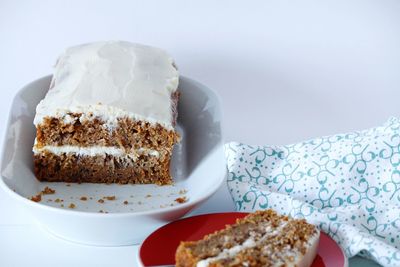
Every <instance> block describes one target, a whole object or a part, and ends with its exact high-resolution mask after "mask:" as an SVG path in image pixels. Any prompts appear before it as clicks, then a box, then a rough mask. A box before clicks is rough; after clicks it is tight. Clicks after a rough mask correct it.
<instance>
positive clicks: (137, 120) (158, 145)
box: [33, 41, 179, 185]
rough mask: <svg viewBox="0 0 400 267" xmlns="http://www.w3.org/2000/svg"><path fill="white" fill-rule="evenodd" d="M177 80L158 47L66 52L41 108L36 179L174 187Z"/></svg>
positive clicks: (95, 46) (121, 45)
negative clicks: (173, 157)
mask: <svg viewBox="0 0 400 267" xmlns="http://www.w3.org/2000/svg"><path fill="white" fill-rule="evenodd" d="M178 83H179V73H178V71H177V69H176V67H175V65H174V61H173V59H172V58H171V57H170V56H169V55H168V54H167V53H166V52H165V51H163V50H161V49H158V48H154V47H150V46H145V45H140V44H133V43H129V42H121V41H110V42H97V43H90V44H84V45H80V46H75V47H71V48H69V49H67V50H66V51H65V52H64V53H63V54H62V55H61V56H60V57H59V59H58V61H57V63H56V65H55V70H54V74H53V78H52V81H51V84H50V89H49V90H48V92H47V94H46V96H45V98H44V99H43V100H42V101H40V103H39V104H38V106H37V108H36V115H35V118H34V125H35V126H36V139H35V143H34V146H33V152H34V172H35V175H36V177H37V179H38V180H40V181H49V182H55V181H57V182H90V183H122V184H125V183H156V184H161V185H163V184H170V183H172V177H171V175H170V161H171V155H172V149H173V146H174V144H175V143H176V142H177V141H178V139H179V136H178V134H177V132H176V130H175V123H176V117H177V104H178V96H179V93H178Z"/></svg>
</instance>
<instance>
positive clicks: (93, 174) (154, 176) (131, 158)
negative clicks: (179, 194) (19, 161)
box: [34, 150, 172, 185]
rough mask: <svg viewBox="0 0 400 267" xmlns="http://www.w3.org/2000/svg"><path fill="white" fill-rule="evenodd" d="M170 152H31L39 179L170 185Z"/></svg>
mask: <svg viewBox="0 0 400 267" xmlns="http://www.w3.org/2000/svg"><path fill="white" fill-rule="evenodd" d="M170 158H171V155H170V154H165V155H163V156H155V155H152V154H150V153H149V154H141V155H138V154H133V155H129V154H125V155H110V154H107V153H103V154H97V155H91V156H86V155H79V154H77V153H73V152H70V153H58V154H55V153H52V152H50V151H49V150H43V151H41V152H40V153H35V154H34V172H35V175H36V177H37V178H38V179H39V180H40V181H47V182H70V183H74V182H78V183H85V182H87V183H120V184H128V183H130V184H148V183H155V184H160V185H164V184H171V183H172V178H171V175H170V173H169V166H170Z"/></svg>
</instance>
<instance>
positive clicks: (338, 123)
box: [0, 0, 400, 266]
mask: <svg viewBox="0 0 400 267" xmlns="http://www.w3.org/2000/svg"><path fill="white" fill-rule="evenodd" d="M110 39H121V40H128V41H133V42H140V43H145V44H150V45H154V46H158V47H162V48H164V49H166V50H167V51H169V52H170V53H171V54H172V55H173V57H174V58H175V60H176V62H177V64H178V67H179V69H180V72H181V74H183V75H186V76H188V77H191V78H194V79H196V80H198V81H200V82H202V83H204V84H206V85H208V86H209V87H210V88H212V89H213V90H215V91H216V92H218V94H219V95H220V97H221V101H222V107H223V111H224V118H225V121H224V122H225V125H224V130H225V138H226V141H232V140H235V141H241V142H246V143H252V144H264V143H269V144H285V143H292V142H296V141H300V140H302V139H307V138H311V137H315V136H320V135H326V134H332V133H338V132H344V131H350V130H355V129H362V128H368V127H372V126H376V125H379V124H381V123H383V122H384V121H385V120H386V119H387V118H388V117H389V116H399V115H400V109H399V105H398V103H399V96H400V1H381V0H376V1H317V0H309V1H211V0H210V1H208V0H202V1H196V2H195V1H84V0H82V1H33V0H32V1H11V0H9V1H8V0H0V78H1V79H0V82H1V84H0V92H1V94H0V125H1V127H0V136H1V139H3V135H4V130H5V129H4V125H5V122H6V120H7V114H8V110H9V107H10V104H11V100H12V98H13V96H14V95H15V93H16V92H17V90H18V89H20V88H21V87H22V86H23V85H25V84H27V83H29V82H30V81H32V80H34V79H37V78H39V77H41V76H43V75H47V74H49V73H51V71H52V66H53V64H54V62H55V59H56V58H57V56H58V55H59V54H60V52H61V51H63V49H64V48H66V47H68V46H71V45H75V44H80V43H84V42H91V41H97V40H110ZM224 193H226V192H225V190H224V189H221V190H220V192H219V194H218V195H217V196H216V197H214V199H213V200H212V201H211V202H210V203H208V205H206V206H204V207H203V208H202V209H201V211H198V212H207V211H216V210H227V209H232V206H231V203H230V202H229V197H227V196H226V195H224ZM217 202H218V204H219V205H216V204H217ZM0 212H1V213H0V266H28V265H29V266H54V265H55V264H56V265H57V266H79V265H81V266H92V265H95V266H134V264H135V263H134V262H135V253H136V251H137V247H120V248H95V247H88V246H81V245H76V244H71V243H68V242H64V241H62V240H58V239H56V238H54V237H52V236H50V235H48V234H46V233H45V232H43V231H42V230H40V228H38V227H37V226H35V225H34V224H33V222H32V221H31V219H30V218H28V217H27V216H25V215H24V214H21V213H19V211H18V210H15V209H14V206H13V203H12V202H11V200H10V199H9V198H8V197H6V196H5V195H4V194H3V193H2V192H0ZM78 263H79V264H78ZM352 263H353V265H354V263H355V261H352Z"/></svg>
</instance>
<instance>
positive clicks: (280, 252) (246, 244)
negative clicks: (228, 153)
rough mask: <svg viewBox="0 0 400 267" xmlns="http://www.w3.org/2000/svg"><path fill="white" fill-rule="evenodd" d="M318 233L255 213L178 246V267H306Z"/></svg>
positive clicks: (294, 222)
mask: <svg viewBox="0 0 400 267" xmlns="http://www.w3.org/2000/svg"><path fill="white" fill-rule="evenodd" d="M318 240H319V230H318V229H317V228H316V227H315V226H313V225H311V224H308V223H307V222H306V221H305V220H295V219H291V218H288V217H287V216H280V215H278V214H277V213H276V212H275V211H273V210H266V211H257V212H255V213H253V214H250V215H248V216H246V217H244V218H242V219H238V220H237V221H236V224H234V225H228V226H227V227H226V228H225V229H223V230H220V231H217V232H215V233H213V234H210V235H207V236H205V237H204V238H203V239H202V240H199V241H189V242H181V244H180V245H179V247H178V249H177V251H176V266H177V267H194V266H196V267H205V266H212V267H223V266H309V265H311V263H312V261H313V259H314V257H315V256H316V248H317V245H318Z"/></svg>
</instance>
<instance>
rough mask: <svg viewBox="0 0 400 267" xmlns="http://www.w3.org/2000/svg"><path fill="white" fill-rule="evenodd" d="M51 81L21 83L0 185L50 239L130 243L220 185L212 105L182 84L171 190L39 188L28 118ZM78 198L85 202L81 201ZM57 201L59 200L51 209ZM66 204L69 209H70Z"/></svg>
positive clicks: (216, 116) (194, 86)
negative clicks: (178, 139)
mask: <svg viewBox="0 0 400 267" xmlns="http://www.w3.org/2000/svg"><path fill="white" fill-rule="evenodd" d="M50 78H51V76H47V77H44V78H41V79H39V80H36V81H34V82H32V83H30V84H28V85H27V86H25V87H24V88H23V89H22V90H21V91H20V92H19V93H18V94H17V95H16V96H15V98H14V101H13V104H12V107H11V111H10V117H9V121H8V124H7V130H6V135H5V142H4V145H3V153H2V160H1V179H0V186H1V187H2V188H3V189H4V191H5V192H7V193H8V194H9V195H10V196H12V197H13V198H14V199H15V200H16V202H17V203H18V205H19V206H21V207H22V208H23V209H25V211H26V212H29V213H30V214H32V216H33V217H34V218H35V219H36V221H37V222H39V224H40V225H41V226H43V227H44V228H46V229H47V230H48V231H49V232H51V233H53V234H55V235H57V236H59V237H61V238H64V239H67V240H71V241H75V242H79V243H85V244H91V245H102V246H116V245H128V244H136V243H139V242H141V241H142V240H143V239H144V238H145V237H146V236H147V235H148V234H149V233H151V232H152V231H154V230H155V229H156V228H158V227H160V226H161V225H163V224H165V223H167V222H169V221H172V220H176V219H178V218H180V217H182V216H183V215H185V214H186V213H187V212H189V211H190V210H192V209H193V208H195V207H196V206H197V205H199V204H200V203H201V202H203V201H205V200H206V199H207V198H209V197H210V196H211V195H212V194H213V193H214V192H215V191H216V190H217V189H218V188H219V186H220V185H221V184H222V182H223V181H224V178H225V174H226V167H225V159H224V154H223V141H222V135H221V113H220V107H219V101H218V98H217V96H216V95H215V94H214V93H213V92H212V91H211V90H210V89H208V88H206V87H205V86H203V85H201V84H200V83H198V82H195V81H193V80H191V79H188V78H185V77H181V79H180V86H179V88H180V91H181V98H180V102H179V116H178V131H179V132H180V133H181V136H182V142H181V143H180V144H179V145H177V146H176V148H175V150H174V154H173V160H172V166H171V167H172V168H171V169H172V174H173V177H174V180H175V184H174V185H172V186H156V185H115V184H113V185H105V184H72V183H71V184H66V183H41V182H39V181H38V180H36V178H35V176H34V174H33V172H32V167H33V162H32V145H33V141H34V138H35V127H34V125H33V117H34V115H35V108H36V105H37V104H38V102H39V101H40V100H41V99H42V98H43V97H44V95H45V93H46V91H47V89H48V87H49V83H50ZM46 186H49V187H50V188H52V189H55V191H56V193H55V194H52V195H44V196H43V197H42V200H41V201H40V202H38V203H37V202H33V201H31V200H29V198H30V197H32V196H34V195H36V194H38V193H39V192H40V191H42V190H43V189H44V188H45V187H46ZM105 196H115V200H107V199H105V200H104V203H100V202H99V201H98V200H99V199H103V198H104V197H105ZM82 197H86V198H87V200H86V201H84V200H81V198H82ZM179 197H186V198H187V201H186V202H185V203H178V201H176V199H177V198H179ZM57 198H58V199H60V200H63V201H62V202H56V199H57ZM125 201H127V203H126V202H125ZM124 202H125V203H124ZM71 203H73V204H74V205H75V208H73V209H72V208H69V206H70V204H71ZM100 211H102V212H104V213H101V212H100Z"/></svg>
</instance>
